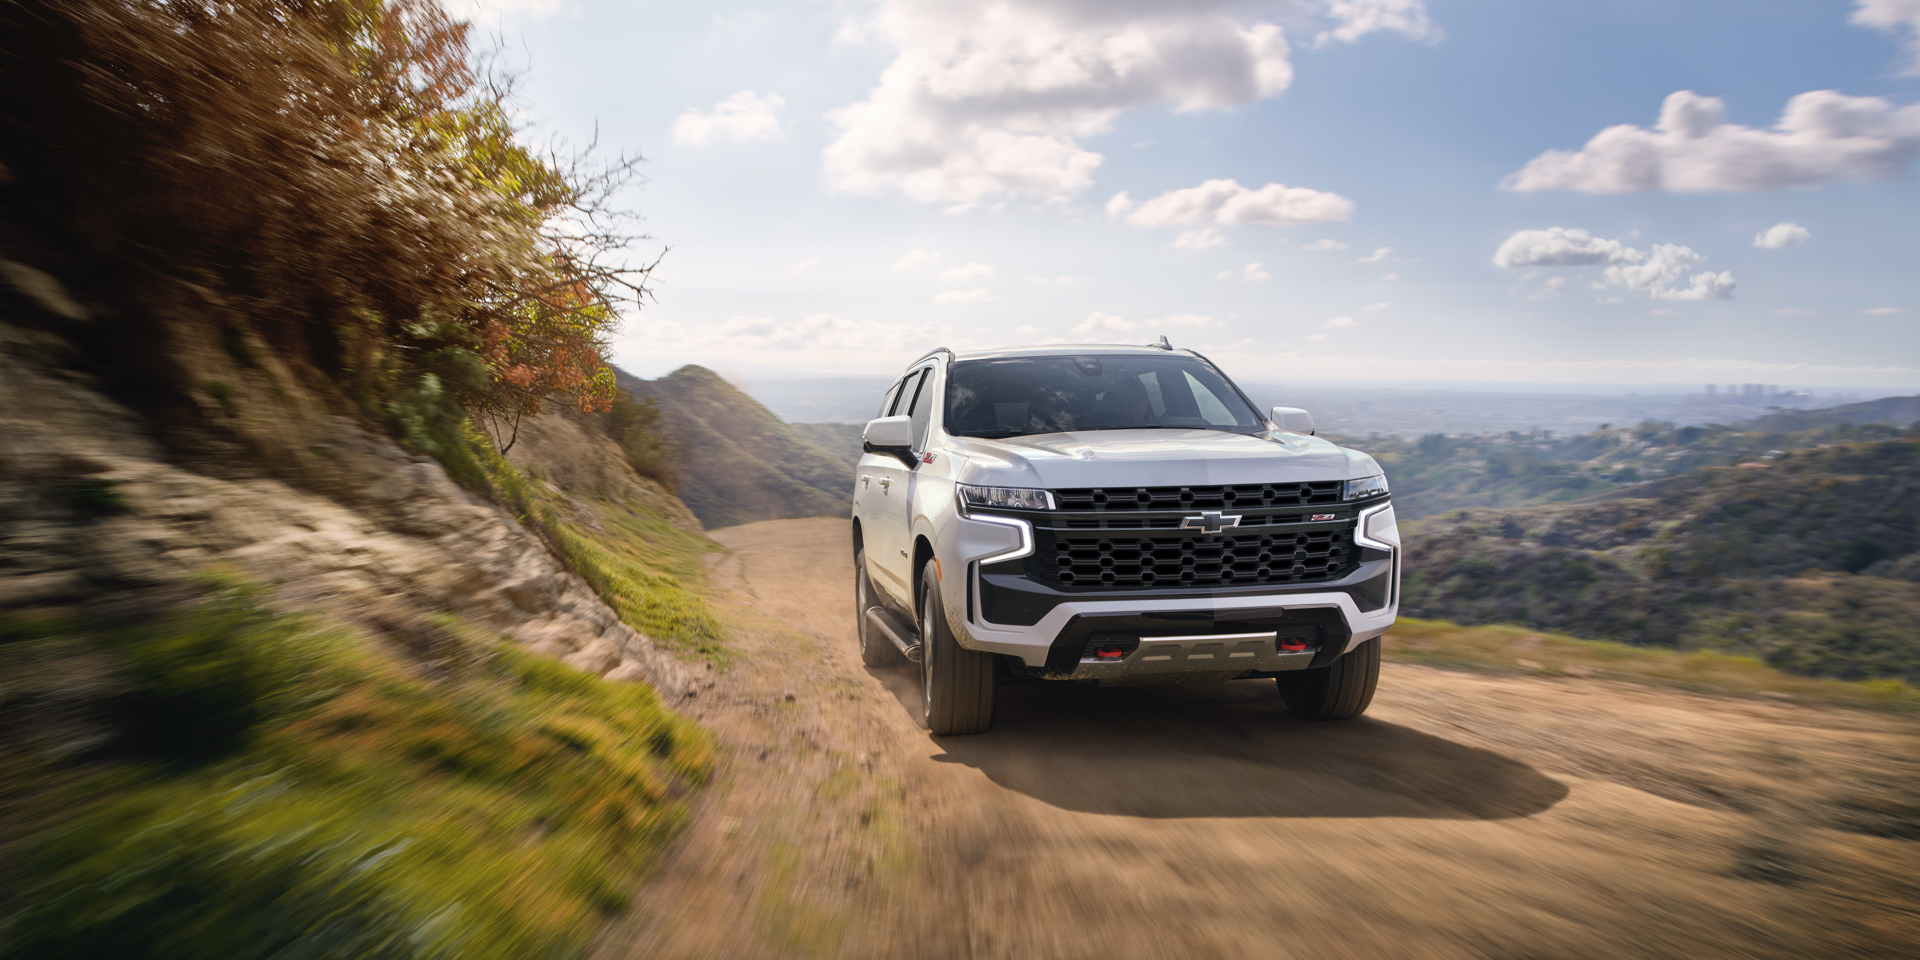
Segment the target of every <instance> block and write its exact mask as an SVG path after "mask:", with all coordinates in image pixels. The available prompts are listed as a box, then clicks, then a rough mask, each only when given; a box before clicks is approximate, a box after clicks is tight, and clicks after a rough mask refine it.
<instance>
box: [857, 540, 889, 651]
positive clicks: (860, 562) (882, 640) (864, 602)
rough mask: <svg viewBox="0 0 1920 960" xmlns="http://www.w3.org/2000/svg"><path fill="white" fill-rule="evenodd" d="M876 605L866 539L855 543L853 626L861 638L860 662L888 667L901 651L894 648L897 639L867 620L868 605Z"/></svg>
mask: <svg viewBox="0 0 1920 960" xmlns="http://www.w3.org/2000/svg"><path fill="white" fill-rule="evenodd" d="M871 606H873V583H872V582H871V581H869V580H868V579H867V548H866V544H864V543H855V544H854V545H853V629H854V635H855V636H857V637H859V638H860V662H861V663H862V664H864V665H866V666H869V667H884V666H886V665H887V664H889V663H892V662H893V661H894V658H895V657H898V656H899V655H900V654H899V651H897V650H895V649H893V641H891V640H888V639H887V638H886V637H883V636H881V635H880V631H879V630H878V629H876V628H875V627H874V625H873V624H871V623H868V622H867V608H868V607H871Z"/></svg>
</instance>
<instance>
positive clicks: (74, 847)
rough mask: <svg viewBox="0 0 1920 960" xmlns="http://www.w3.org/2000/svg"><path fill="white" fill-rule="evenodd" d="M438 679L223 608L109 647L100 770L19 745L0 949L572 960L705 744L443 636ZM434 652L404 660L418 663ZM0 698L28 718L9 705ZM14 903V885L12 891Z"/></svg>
mask: <svg viewBox="0 0 1920 960" xmlns="http://www.w3.org/2000/svg"><path fill="white" fill-rule="evenodd" d="M414 633H415V639H416V641H421V640H425V641H426V642H428V643H430V644H431V645H432V646H433V648H434V649H433V651H432V652H433V655H434V662H435V663H436V664H437V665H438V669H437V671H436V675H435V676H434V677H433V679H431V680H428V679H423V678H422V677H421V676H420V674H419V671H418V668H417V666H415V665H413V664H411V663H409V662H408V660H407V658H403V657H400V656H397V655H396V654H395V653H393V652H391V651H389V650H388V649H386V648H384V647H383V646H381V645H379V644H376V643H373V642H370V641H369V639H368V638H366V637H364V636H359V635H354V634H350V633H346V632H343V631H339V630H333V629H327V628H325V627H323V626H321V625H319V624H317V623H315V622H313V621H310V620H307V619H305V618H301V617H289V616H284V615H274V614H271V613H269V612H267V611H265V610H264V609H262V608H261V607H260V606H259V605H258V604H257V603H256V602H255V601H254V600H253V599H252V596H251V595H250V593H249V592H248V591H247V590H246V589H245V588H242V587H236V586H233V585H231V584H229V585H226V586H224V587H222V588H221V589H220V590H219V591H217V592H216V594H215V595H214V596H213V598H212V599H210V600H209V601H207V602H205V603H202V604H201V605H199V606H197V607H194V608H191V609H189V610H187V611H185V612H183V613H181V614H177V615H175V616H174V617H172V618H170V619H168V620H166V621H165V622H163V623H160V624H156V625H153V626H150V627H146V628H142V629H139V630H135V631H132V632H126V633H120V634H117V635H110V636H88V635H86V634H85V633H84V632H76V631H71V630H69V631H64V632H63V631H58V630H55V631H34V632H33V635H31V636H26V637H22V636H19V635H16V636H15V637H13V638H9V639H10V640H11V641H12V642H11V644H10V646H12V647H13V648H14V649H12V650H10V651H9V652H10V654H14V655H27V656H29V658H30V654H31V652H32V651H31V649H30V648H32V647H36V646H46V645H55V646H59V645H65V646H68V647H71V646H73V645H76V644H78V645H83V646H87V647H91V648H93V649H94V650H95V651H96V653H97V655H98V657H99V658H100V659H101V662H103V663H106V664H111V667H110V675H111V676H112V677H113V678H114V683H115V685H116V688H117V696H115V697H114V698H112V699H111V700H110V701H108V706H107V707H106V708H103V709H104V710H105V715H104V716H103V718H102V719H103V720H105V721H106V722H107V723H108V724H110V725H112V726H116V727H118V728H120V729H121V730H122V731H123V732H122V735H121V736H119V737H118V738H116V739H114V740H112V741H110V749H109V750H106V751H101V750H95V751H91V752H90V753H87V754H83V755H82V756H81V757H80V758H79V759H80V760H81V761H83V762H80V763H71V762H69V763H62V762H60V761H59V759H56V758H57V756H58V755H56V754H52V753H50V752H48V751H47V750H45V749H36V748H43V747H45V746H46V745H45V744H28V743H26V742H25V741H24V740H22V741H16V740H13V739H11V738H10V739H9V740H8V748H7V749H6V750H5V751H3V752H0V757H3V758H4V761H3V762H4V763H5V767H6V769H5V773H6V777H5V779H6V781H7V783H8V785H9V789H8V790H7V791H6V793H5V796H4V800H5V803H4V808H5V809H4V813H5V821H6V822H7V823H8V824H9V825H10V826H11V827H13V828H14V830H11V831H8V832H15V831H19V832H25V831H27V830H31V831H32V833H33V836H34V838H35V839H34V840H33V841H32V842H31V843H30V844H28V845H26V846H25V847H24V849H22V848H20V847H18V846H17V845H16V846H14V847H12V848H10V850H9V856H8V858H7V859H8V860H9V861H11V862H12V863H13V865H14V867H15V869H24V872H25V877H24V883H22V884H21V889H23V890H24V891H25V892H24V896H23V897H22V898H21V901H20V902H16V903H14V904H10V905H8V906H9V909H8V910H7V911H6V912H8V913H11V912H13V911H14V910H19V911H20V913H19V915H18V916H17V917H15V920H14V923H13V925H12V926H11V928H10V929H8V930H7V931H6V933H5V940H7V941H9V942H10V946H11V948H12V952H13V953H14V955H19V956H34V957H100V956H147V957H203V956H204V957H214V956H217V957H225V958H252V957H262V958H265V957H269V956H355V957H453V956H459V957H474V958H483V957H499V958H503V960H505V958H514V960H519V958H530V957H568V956H577V955H578V954H579V953H581V952H582V951H583V950H584V948H585V946H586V945H587V943H588V942H589V941H590V939H591V938H592V937H593V936H594V934H595V933H596V932H597V931H598V929H599V927H600V925H601V924H602V923H603V921H604V919H605V917H606V916H607V915H608V914H609V913H611V912H613V911H616V910H618V909H620V908H621V907H622V906H623V905H624V904H625V902H626V898H627V895H628V892H629V890H630V888H631V884H632V882H633V881H634V879H635V878H636V877H637V876H638V874H639V872H640V871H641V870H642V869H643V868H644V867H645V865H646V864H647V863H648V861H649V860H650V858H651V857H652V855H653V853H654V852H655V851H656V850H657V849H658V848H659V846H660V844H661V843H662V842H664V840H665V838H666V837H667V835H668V834H669V833H670V832H671V829H672V827H673V826H674V825H675V824H676V823H677V822H678V821H679V820H680V818H681V817H682V815H683V813H684V805H683V803H682V801H681V799H680V798H681V797H683V796H684V795H685V794H686V792H687V788H688V787H690V786H692V785H694V784H696V783H699V782H702V781H703V780H704V779H705V778H706V776H707V775H708V771H709V769H710V766H711V750H712V748H711V744H710V741H709V740H708V738H707V737H706V735H705V734H704V733H702V732H701V731H699V730H698V729H697V728H696V727H694V726H693V725H692V724H690V723H688V722H687V721H685V720H683V719H681V718H679V717H678V716H676V715H675V714H673V713H672V712H671V711H670V710H668V709H666V708H665V707H664V706H663V705H662V704H661V703H660V702H659V699H658V698H657V697H656V695H655V694H654V692H653V691H652V690H651V689H650V688H648V687H646V686H644V685H637V684H621V683H608V682H605V681H602V680H599V679H597V678H595V677H593V676H591V675H588V674H584V673H579V672H577V671H574V670H571V669H569V668H566V667H563V666H561V665H559V664H557V663H553V662H551V661H547V660H543V659H540V658H537V657H533V656H530V655H527V654H524V653H521V652H519V651H518V650H516V649H514V648H513V647H511V646H510V645H507V644H502V643H498V642H496V641H493V640H490V639H488V638H486V637H484V636H483V635H481V634H479V633H477V632H474V631H471V630H469V629H467V628H465V627H463V626H462V625H461V624H459V623H458V622H457V621H454V620H451V619H449V618H442V619H440V620H437V621H435V622H432V623H423V624H421V625H419V629H418V630H416V631H414ZM420 652H421V651H417V650H416V651H414V653H415V654H416V655H417V654H419V653H420ZM9 692H12V693H15V694H18V693H19V691H18V690H17V689H16V690H11V691H9ZM10 879H13V880H16V881H17V880H19V879H20V878H17V877H16V878H10Z"/></svg>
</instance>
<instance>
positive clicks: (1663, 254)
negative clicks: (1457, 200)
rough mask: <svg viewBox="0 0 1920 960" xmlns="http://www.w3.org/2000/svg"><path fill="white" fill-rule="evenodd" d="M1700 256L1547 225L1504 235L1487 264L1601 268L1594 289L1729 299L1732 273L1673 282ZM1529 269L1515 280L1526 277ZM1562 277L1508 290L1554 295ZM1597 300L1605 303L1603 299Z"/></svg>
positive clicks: (1680, 248)
mask: <svg viewBox="0 0 1920 960" xmlns="http://www.w3.org/2000/svg"><path fill="white" fill-rule="evenodd" d="M1705 259H1706V257H1704V256H1702V255H1701V254H1699V253H1697V252H1695V251H1694V250H1693V249H1692V248H1690V247H1683V246H1679V245H1677V244H1655V245H1654V247H1653V249H1652V252H1650V253H1649V252H1647V251H1643V250H1636V249H1634V248H1632V247H1629V246H1627V245H1625V244H1623V243H1621V242H1620V241H1618V240H1606V239H1602V238H1600V237H1595V236H1593V235H1592V234H1590V233H1588V232H1587V231H1585V230H1579V229H1573V228H1566V227H1549V228H1548V229H1545V230H1521V231H1519V232H1517V233H1515V234H1514V235H1513V236H1511V237H1508V238H1507V240H1506V242H1505V243H1502V244H1501V245H1500V249H1499V250H1497V251H1495V252H1494V254H1493V262H1494V263H1495V264H1497V265H1499V266H1502V267H1510V268H1520V267H1590V266H1602V265H1605V266H1606V268H1607V269H1606V271H1605V272H1604V273H1603V274H1601V281H1600V282H1599V283H1596V284H1594V285H1593V286H1594V289H1596V290H1604V289H1606V288H1607V287H1625V288H1627V289H1629V290H1643V291H1646V293H1647V295H1648V296H1650V297H1652V298H1653V299H1655V300H1730V299H1732V298H1733V287H1734V281H1733V274H1731V273H1727V272H1725V271H1722V272H1720V273H1714V272H1712V271H1705V272H1701V273H1696V274H1694V275H1693V276H1691V277H1688V278H1687V282H1686V285H1685V286H1675V284H1678V283H1679V282H1680V278H1681V277H1682V276H1683V275H1685V274H1686V272H1687V271H1688V270H1690V269H1692V268H1693V267H1695V266H1698V265H1699V264H1700V262H1701V261H1702V260H1705ZM1534 276H1535V274H1532V273H1529V274H1527V275H1526V276H1524V277H1521V278H1520V279H1521V280H1522V281H1523V282H1524V281H1526V280H1530V279H1532V278H1533V277H1534ZM1564 286H1565V278H1554V279H1550V280H1547V281H1544V282H1543V283H1541V285H1540V286H1539V287H1538V288H1537V289H1535V290H1534V291H1532V292H1530V293H1529V292H1526V291H1525V289H1524V287H1516V288H1514V290H1513V292H1514V293H1518V294H1521V295H1523V296H1525V297H1526V298H1527V299H1529V300H1541V299H1547V298H1550V297H1553V296H1557V295H1558V294H1559V292H1560V290H1561V288H1562V287H1564ZM1601 302H1602V303H1607V302H1611V301H1610V300H1603V301H1601Z"/></svg>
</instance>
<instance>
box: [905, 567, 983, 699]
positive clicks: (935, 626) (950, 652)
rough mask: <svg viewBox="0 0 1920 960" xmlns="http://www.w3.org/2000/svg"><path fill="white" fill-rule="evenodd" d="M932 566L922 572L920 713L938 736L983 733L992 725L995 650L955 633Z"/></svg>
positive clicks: (938, 580)
mask: <svg viewBox="0 0 1920 960" xmlns="http://www.w3.org/2000/svg"><path fill="white" fill-rule="evenodd" d="M935 569H936V568H935V567H934V565H933V564H931V563H929V564H927V566H926V569H924V570H922V571H921V572H920V690H921V694H920V705H921V716H922V719H923V720H925V722H926V724H927V729H928V730H930V731H932V732H933V733H935V734H938V735H940V736H953V735H957V734H965V733H984V732H986V729H987V728H988V727H991V726H993V655H992V654H990V653H980V652H978V651H974V650H968V649H967V648H965V647H963V646H961V645H960V643H959V641H957V640H955V639H954V638H953V631H952V630H949V629H947V613H946V609H945V606H944V605H943V604H942V603H941V602H940V579H939V577H938V576H937V575H936V574H935Z"/></svg>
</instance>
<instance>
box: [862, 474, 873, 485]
mask: <svg viewBox="0 0 1920 960" xmlns="http://www.w3.org/2000/svg"><path fill="white" fill-rule="evenodd" d="M872 482H873V478H872V477H865V476H863V477H861V478H860V485H861V486H863V487H864V486H866V485H867V484H869V483H872Z"/></svg>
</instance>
